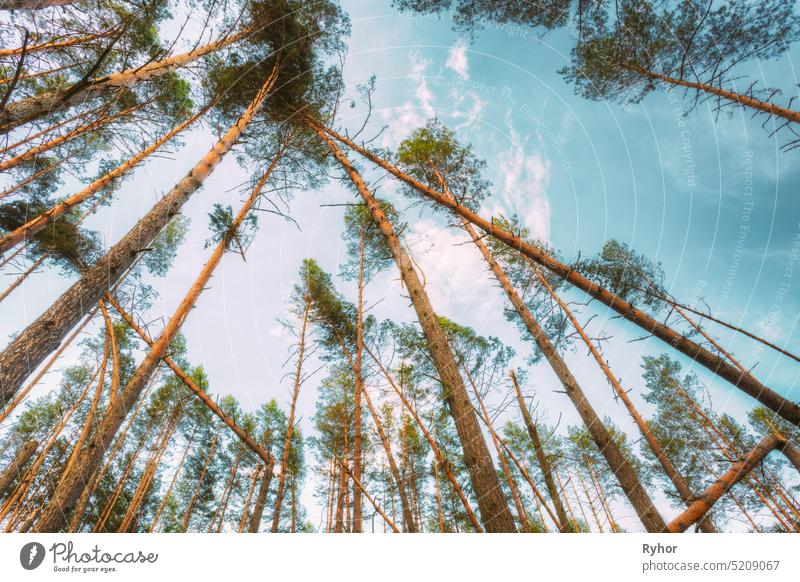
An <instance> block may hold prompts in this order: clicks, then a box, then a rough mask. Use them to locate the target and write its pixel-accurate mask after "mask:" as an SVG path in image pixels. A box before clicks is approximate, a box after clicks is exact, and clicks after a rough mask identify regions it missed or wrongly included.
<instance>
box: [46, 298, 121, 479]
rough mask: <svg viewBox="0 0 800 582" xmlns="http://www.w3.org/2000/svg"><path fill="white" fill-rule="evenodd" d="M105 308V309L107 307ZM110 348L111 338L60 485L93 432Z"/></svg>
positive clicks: (104, 345)
mask: <svg viewBox="0 0 800 582" xmlns="http://www.w3.org/2000/svg"><path fill="white" fill-rule="evenodd" d="M100 305H101V306H102V301H101V302H100ZM103 308H104V309H105V307H103ZM110 348H111V343H110V341H109V338H108V337H106V341H105V342H103V359H102V360H101V362H100V372H99V373H98V375H97V390H95V393H94V398H93V399H92V404H91V406H90V407H89V412H88V413H87V415H86V418H85V419H84V421H83V429H82V430H81V434H80V436H79V437H78V440H77V442H76V443H75V445H74V446H73V447H72V452H71V453H70V455H69V458H68V459H67V464H66V465H65V466H64V470H63V471H62V473H61V479H59V483H61V482H63V481H64V479H65V478H66V476H67V475H68V474H69V472H70V471H71V470H72V467H73V466H74V465H75V461H76V460H77V458H78V455H79V454H80V452H81V448H82V447H83V443H84V442H86V438H87V437H88V436H89V432H90V431H91V430H92V422H93V421H94V416H95V413H96V412H97V405H98V404H99V403H100V396H102V394H103V387H104V386H105V383H106V368H107V366H108V355H109V350H110Z"/></svg>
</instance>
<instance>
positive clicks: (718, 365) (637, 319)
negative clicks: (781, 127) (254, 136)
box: [307, 119, 800, 426]
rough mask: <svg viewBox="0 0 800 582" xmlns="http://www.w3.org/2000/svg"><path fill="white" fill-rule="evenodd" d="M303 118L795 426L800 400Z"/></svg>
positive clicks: (373, 155)
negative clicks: (787, 396) (742, 369)
mask: <svg viewBox="0 0 800 582" xmlns="http://www.w3.org/2000/svg"><path fill="white" fill-rule="evenodd" d="M307 122H308V123H309V124H310V125H311V126H312V127H313V128H314V129H315V130H316V131H319V132H324V133H326V135H330V136H332V137H333V138H334V139H336V140H337V141H340V142H341V143H343V144H345V145H347V146H348V147H349V148H351V149H353V150H354V151H356V152H358V153H359V154H361V155H363V156H364V157H366V158H367V159H368V160H370V161H371V162H373V163H375V164H377V165H378V166H380V167H381V168H383V169H384V170H386V171H387V172H389V173H390V174H392V175H393V176H395V177H396V178H398V179H399V180H401V181H402V182H404V183H405V184H408V185H409V186H411V187H412V188H414V189H415V190H417V191H418V192H419V193H420V194H422V195H423V196H425V197H426V198H429V199H430V200H432V201H434V202H436V203H437V204H439V205H442V206H445V207H446V208H449V209H450V210H452V211H453V212H455V213H456V214H458V215H459V216H461V217H462V218H465V219H466V220H468V221H469V222H471V223H472V224H474V225H475V226H477V227H478V228H480V229H481V230H482V231H484V232H486V233H487V234H488V235H490V236H492V237H494V238H496V239H497V240H499V241H500V242H502V243H504V244H506V245H508V246H509V247H511V248H513V249H515V250H517V251H519V252H520V253H522V254H523V255H525V256H527V257H529V258H531V259H533V260H534V261H536V262H537V263H538V264H539V265H541V266H543V267H544V268H546V269H548V270H549V271H551V272H553V273H555V274H556V275H558V276H559V277H561V278H562V279H565V280H566V281H568V282H569V283H571V284H572V285H574V286H575V287H578V288H579V289H581V290H582V291H584V292H585V293H586V294H588V295H589V296H591V297H593V298H595V299H597V300H598V301H600V302H601V303H603V304H605V305H607V306H608V307H610V308H611V309H613V310H614V311H616V312H617V313H618V314H620V315H621V316H622V317H624V318H625V319H627V320H628V321H630V322H631V323H634V324H636V325H638V326H639V327H641V328H642V329H644V330H645V331H646V332H647V333H648V334H652V335H654V336H656V337H657V338H659V339H660V340H662V341H664V342H665V343H667V344H668V345H669V346H671V347H672V348H674V349H676V350H678V351H680V352H681V353H683V354H684V355H686V356H687V357H689V358H690V359H692V360H694V361H695V362H697V363H699V364H700V365H702V366H704V367H706V368H708V369H709V370H711V372H712V373H714V374H716V375H718V376H719V377H720V378H723V379H724V380H727V381H728V382H730V383H731V384H733V385H734V386H736V387H737V388H739V389H740V390H741V391H743V392H744V393H745V394H747V395H748V396H750V397H752V398H754V399H756V400H758V401H759V402H761V403H762V404H763V405H764V406H766V407H767V408H769V409H770V410H772V411H774V412H776V413H777V414H779V415H780V416H781V417H783V418H784V419H786V420H788V421H789V422H791V423H793V424H796V425H798V426H800V404H796V403H794V402H791V401H790V400H788V399H786V398H784V397H783V396H781V395H780V394H778V393H776V392H775V391H774V390H771V389H769V388H767V387H766V386H764V385H763V384H762V383H761V382H759V381H758V380H757V379H756V378H754V377H753V376H752V375H751V374H743V373H742V371H741V370H739V369H738V368H736V366H733V365H732V364H730V363H729V362H727V361H726V360H725V358H723V357H720V356H719V355H717V354H715V353H712V352H710V351H709V350H707V349H705V348H703V347H702V346H701V345H699V344H697V343H695V342H694V341H692V340H690V339H689V338H687V337H686V336H684V335H683V334H681V333H679V332H677V331H675V330H674V329H672V328H670V327H669V326H667V325H665V324H663V323H661V322H660V321H658V320H656V319H654V318H653V317H651V316H649V315H648V314H646V313H644V312H643V311H640V310H639V309H636V308H635V307H634V306H633V305H631V304H630V303H628V302H627V301H625V300H624V299H622V298H620V297H618V296H617V295H615V294H614V293H612V292H610V291H608V290H607V289H605V288H603V287H601V286H600V285H598V284H597V283H595V282H593V281H591V280H589V279H587V278H586V277H585V276H583V275H582V274H580V273H579V272H578V271H576V270H575V269H573V268H571V267H570V266H568V265H565V264H564V263H561V262H560V261H558V260H557V259H555V258H554V257H552V256H551V255H549V254H547V253H546V252H545V251H544V250H543V249H541V248H539V247H537V246H534V245H531V244H528V243H526V242H525V241H523V240H521V239H520V238H519V237H517V236H515V235H513V234H512V233H510V232H508V231H505V230H503V229H501V228H498V227H497V226H495V225H494V224H493V223H492V222H490V221H488V220H485V219H484V218H482V217H480V216H479V215H478V214H477V213H475V212H473V211H472V210H470V209H468V208H466V207H465V206H461V205H460V204H458V203H457V202H455V201H453V200H451V199H449V198H448V197H446V196H445V195H444V194H442V193H441V192H437V191H436V190H434V189H433V188H430V187H429V186H426V185H425V184H423V183H422V182H419V181H418V180H415V179H414V178H412V177H410V176H408V175H407V174H404V173H403V172H401V171H400V170H399V169H398V168H396V167H395V166H393V165H392V164H390V163H388V162H386V161H385V160H383V159H382V158H380V157H379V156H376V155H375V154H373V153H371V152H369V151H368V150H366V149H365V148H363V147H361V146H359V145H357V144H356V143H354V142H353V141H352V140H350V139H348V138H346V137H344V136H342V135H341V134H339V133H337V132H335V131H333V130H332V129H330V128H328V127H325V126H324V125H321V124H319V122H317V121H315V120H313V119H308V120H307Z"/></svg>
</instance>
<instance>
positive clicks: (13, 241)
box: [0, 107, 208, 253]
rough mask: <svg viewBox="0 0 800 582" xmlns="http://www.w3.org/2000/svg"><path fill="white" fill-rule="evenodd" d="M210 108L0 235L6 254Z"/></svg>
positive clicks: (145, 156)
mask: <svg viewBox="0 0 800 582" xmlns="http://www.w3.org/2000/svg"><path fill="white" fill-rule="evenodd" d="M207 111H208V107H205V108H203V109H201V110H200V111H199V112H197V113H196V114H195V115H193V116H191V117H190V118H189V119H187V120H186V121H184V122H183V123H181V124H179V125H177V126H176V127H174V128H173V129H172V130H171V131H169V132H167V133H166V134H164V135H163V136H161V137H160V138H159V139H157V140H156V141H155V142H153V143H152V144H151V145H149V146H147V147H146V148H144V149H143V150H142V151H140V152H139V153H138V154H136V155H135V156H133V157H132V158H131V159H129V160H128V161H126V162H125V163H123V164H122V165H120V166H117V167H116V168H114V169H113V170H111V171H110V172H108V173H107V174H105V175H104V176H102V177H100V178H98V179H97V180H95V181H94V182H92V183H91V184H89V185H88V186H87V187H86V188H84V189H83V190H81V191H80V192H78V193H76V194H73V195H72V196H70V197H69V198H67V199H65V200H63V201H61V202H59V203H58V204H56V205H55V206H53V207H52V208H50V209H48V210H46V211H45V212H43V213H41V214H39V215H38V216H36V217H34V218H32V219H31V220H29V221H28V222H27V223H25V224H23V225H22V226H20V227H18V228H16V229H14V230H13V231H12V232H9V233H8V234H6V235H3V236H2V237H1V238H0V253H5V252H6V251H8V250H9V249H12V248H13V247H14V246H16V245H18V244H19V243H21V242H22V241H24V240H26V239H28V238H30V237H31V236H33V235H34V234H36V233H37V232H39V231H40V230H42V229H43V228H45V227H46V226H47V225H48V224H50V223H51V222H54V221H56V220H58V219H59V218H61V217H62V216H64V214H66V213H67V212H69V210H70V209H72V208H74V207H75V206H77V205H78V204H81V203H82V202H84V201H86V200H88V199H89V198H91V197H92V196H94V195H95V194H96V193H97V192H99V191H100V190H102V189H103V188H105V187H106V186H107V185H108V184H110V183H111V182H112V181H113V180H116V179H117V178H119V177H121V176H123V175H124V174H126V173H128V172H130V171H131V170H133V169H134V168H136V167H137V166H138V165H139V164H140V163H141V162H142V161H143V160H144V159H145V158H147V157H148V156H149V155H150V154H152V153H153V152H155V151H156V150H158V149H159V148H161V146H163V145H164V144H165V143H167V142H168V141H169V140H171V139H172V138H173V137H175V136H176V135H178V134H179V133H181V132H182V131H183V130H185V129H186V128H187V127H189V126H190V125H192V124H193V123H194V122H195V121H197V120H198V119H200V117H202V116H203V115H204V114H205V113H206V112H207Z"/></svg>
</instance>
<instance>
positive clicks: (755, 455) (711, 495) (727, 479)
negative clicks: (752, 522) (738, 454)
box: [667, 434, 785, 533]
mask: <svg viewBox="0 0 800 582" xmlns="http://www.w3.org/2000/svg"><path fill="white" fill-rule="evenodd" d="M784 444H785V441H783V440H781V439H780V438H778V437H776V436H775V435H772V434H769V435H767V436H765V437H764V438H762V439H761V440H760V441H759V442H758V444H756V446H755V447H753V448H752V449H751V450H750V451H749V452H748V453H747V455H745V456H744V458H742V459H740V460H739V461H737V462H735V463H734V464H733V465H731V467H730V469H728V470H727V471H725V473H724V474H723V475H721V476H720V477H719V478H718V479H717V480H716V481H714V483H712V484H711V485H709V486H708V488H706V490H705V491H703V492H702V493H701V494H700V495H698V496H697V497H696V498H695V500H694V501H693V502H692V503H691V504H690V505H689V507H688V508H686V511H684V512H683V513H681V514H680V515H679V516H677V517H676V518H675V519H673V520H672V521H670V522H669V524H667V531H669V532H670V533H679V532H683V531H686V529H687V528H688V527H689V526H691V525H692V524H693V523H696V522H697V521H699V520H700V519H702V518H703V516H705V515H706V513H708V511H709V510H710V509H711V508H712V507H713V506H714V504H715V503H716V502H717V501H718V500H719V498H720V497H722V496H723V495H725V493H727V492H728V491H730V489H731V488H732V487H733V486H734V485H736V484H737V483H738V482H739V481H741V480H742V479H744V478H745V477H747V475H749V474H750V473H751V472H752V471H753V469H755V467H756V465H758V464H759V463H760V462H761V461H763V460H764V458H765V457H766V456H767V455H768V454H770V453H771V452H772V451H774V450H775V449H781V447H783V446H784Z"/></svg>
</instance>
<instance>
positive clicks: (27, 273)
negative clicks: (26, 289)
mask: <svg viewBox="0 0 800 582" xmlns="http://www.w3.org/2000/svg"><path fill="white" fill-rule="evenodd" d="M47 256H48V255H47V253H43V254H42V255H40V256H39V258H38V259H36V260H35V261H34V262H33V263H31V266H30V267H28V268H27V269H25V272H24V273H21V274H20V276H19V277H17V278H16V279H14V282H13V283H11V285H9V286H8V287H6V289H5V291H3V292H2V293H0V302H2V301H3V300H4V299H5V298H6V297H8V296H9V295H11V292H12V291H14V289H16V288H17V287H19V286H20V285H22V283H23V282H24V281H25V279H27V278H28V277H30V276H31V275H32V274H33V273H34V272H35V271H36V269H38V268H39V267H41V266H42V263H44V261H45V259H46V258H47Z"/></svg>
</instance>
